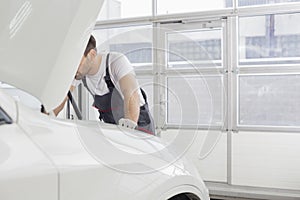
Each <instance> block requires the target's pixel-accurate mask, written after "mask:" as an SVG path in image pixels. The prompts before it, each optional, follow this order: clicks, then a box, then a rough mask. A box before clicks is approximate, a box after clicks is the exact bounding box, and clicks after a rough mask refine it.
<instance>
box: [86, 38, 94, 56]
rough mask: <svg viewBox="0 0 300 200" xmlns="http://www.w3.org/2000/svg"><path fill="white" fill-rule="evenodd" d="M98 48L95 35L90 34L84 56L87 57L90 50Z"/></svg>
mask: <svg viewBox="0 0 300 200" xmlns="http://www.w3.org/2000/svg"><path fill="white" fill-rule="evenodd" d="M92 49H94V50H96V40H95V38H94V36H92V35H91V36H90V39H89V42H88V44H87V45H86V48H85V51H84V54H83V55H84V56H85V57H87V55H88V53H89V52H90V50H92Z"/></svg>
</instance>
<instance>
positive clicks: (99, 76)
mask: <svg viewBox="0 0 300 200" xmlns="http://www.w3.org/2000/svg"><path fill="white" fill-rule="evenodd" d="M99 54H101V56H102V59H101V64H100V67H99V70H98V72H97V73H96V74H95V75H86V83H87V86H88V88H89V90H90V91H91V93H92V94H93V95H104V94H107V93H108V92H109V89H108V87H107V85H106V82H105V80H104V76H105V75H106V57H107V54H108V53H99ZM108 70H109V74H110V79H111V81H112V82H113V84H114V86H115V88H116V89H117V90H118V92H119V93H120V95H121V96H122V98H123V99H124V96H123V94H122V92H121V88H120V84H119V81H120V79H121V78H123V77H124V76H125V75H127V74H129V73H131V74H133V75H134V76H135V72H134V69H133V67H132V65H131V63H130V62H129V60H128V59H127V57H126V56H124V55H123V54H121V53H116V52H110V53H109V67H108ZM80 82H82V81H81V80H75V79H74V81H73V83H72V85H73V86H77V85H79V83H80ZM138 92H139V96H140V106H142V105H144V104H145V100H144V98H143V96H142V93H141V91H140V90H139V91H138Z"/></svg>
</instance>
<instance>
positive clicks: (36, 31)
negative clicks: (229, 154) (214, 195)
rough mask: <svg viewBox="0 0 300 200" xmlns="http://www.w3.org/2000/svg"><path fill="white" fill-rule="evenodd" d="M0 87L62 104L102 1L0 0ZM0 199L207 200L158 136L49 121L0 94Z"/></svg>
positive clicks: (51, 104)
mask: <svg viewBox="0 0 300 200" xmlns="http://www.w3.org/2000/svg"><path fill="white" fill-rule="evenodd" d="M1 3H2V5H1V8H0V12H1V20H0V60H1V64H0V80H1V81H4V82H6V83H9V84H11V85H13V86H15V87H18V88H20V89H23V90H25V91H27V92H29V93H30V94H33V95H34V96H36V97H37V98H38V99H39V100H41V102H43V104H44V105H45V106H46V107H47V108H52V107H55V106H56V105H58V104H59V103H60V102H61V100H62V99H61V98H63V97H64V94H66V91H67V90H68V87H69V85H70V83H71V82H72V79H73V75H74V74H75V72H76V69H77V66H78V63H79V62H80V58H81V55H82V54H83V51H84V48H85V45H86V43H87V39H88V38H89V35H90V33H91V31H92V30H93V27H94V23H95V20H96V17H97V14H98V13H99V10H100V8H101V6H102V0H100V1H96V0H92V1H83V0H64V1H50V0H32V1H31V0H27V1H19V0H13V1H12V0H4V1H2V2H1ZM0 199H1V200H99V199H103V200H118V199H128V200H166V199H171V200H188V199H190V200H191V199H193V200H200V199H201V200H208V199H209V195H208V190H207V188H206V187H205V185H204V183H203V181H202V179H201V177H200V176H199V174H198V173H197V170H196V169H195V168H194V167H193V165H191V164H190V163H189V162H187V161H186V160H185V159H184V158H183V157H182V155H181V154H178V153H176V151H175V150H174V149H172V148H171V147H170V146H168V145H165V144H163V142H162V141H161V140H160V138H158V137H155V136H152V135H147V134H144V133H141V132H138V131H135V130H129V129H126V128H123V129H122V128H120V127H118V126H116V125H109V124H104V123H102V122H96V121H95V122H91V121H71V120H63V119H57V118H53V117H51V116H47V115H44V114H41V113H40V112H38V111H37V110H34V109H31V108H29V107H26V106H24V105H23V104H22V103H20V102H19V101H16V100H15V99H14V98H13V97H11V96H9V95H8V94H6V93H5V91H3V90H1V89H0Z"/></svg>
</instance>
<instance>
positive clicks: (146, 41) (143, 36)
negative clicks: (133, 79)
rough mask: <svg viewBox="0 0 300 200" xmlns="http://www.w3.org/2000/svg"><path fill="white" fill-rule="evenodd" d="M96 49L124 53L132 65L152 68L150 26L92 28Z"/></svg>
mask: <svg viewBox="0 0 300 200" xmlns="http://www.w3.org/2000/svg"><path fill="white" fill-rule="evenodd" d="M93 35H94V36H95V37H96V40H97V49H98V51H103V50H105V51H116V52H121V53H123V54H124V55H126V56H127V57H128V59H129V61H130V62H131V63H132V64H133V66H134V67H145V68H150V69H151V68H152V27H151V26H143V27H139V26H134V27H123V28H112V29H98V30H94V32H93Z"/></svg>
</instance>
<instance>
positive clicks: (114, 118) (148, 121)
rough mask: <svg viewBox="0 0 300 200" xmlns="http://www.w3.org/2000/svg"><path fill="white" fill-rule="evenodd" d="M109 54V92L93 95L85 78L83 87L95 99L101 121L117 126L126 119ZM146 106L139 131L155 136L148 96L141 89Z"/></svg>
mask: <svg viewBox="0 0 300 200" xmlns="http://www.w3.org/2000/svg"><path fill="white" fill-rule="evenodd" d="M108 68H109V54H107V57H106V74H105V77H104V80H105V83H106V85H107V87H108V89H109V92H108V93H107V94H104V95H93V94H92V93H91V91H90V89H89V88H88V86H87V83H86V79H85V77H84V78H83V79H82V82H83V85H84V86H85V87H86V89H87V90H88V91H89V92H90V93H91V94H92V96H93V97H94V104H93V105H94V106H95V107H96V108H97V109H98V112H99V114H100V115H99V119H100V120H102V121H104V122H106V123H111V124H117V123H118V122H119V120H120V119H121V118H124V100H123V98H122V97H121V95H120V93H119V92H118V90H117V89H116V88H115V86H114V84H113V82H112V81H111V79H110V74H109V70H108ZM141 92H142V95H143V98H144V100H145V104H144V105H143V106H141V107H140V115H139V119H138V123H137V124H138V127H137V129H138V130H140V131H144V132H146V133H149V134H152V135H155V128H154V120H153V118H152V116H151V114H150V112H149V107H148V103H147V96H146V94H145V92H144V91H143V89H141Z"/></svg>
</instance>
